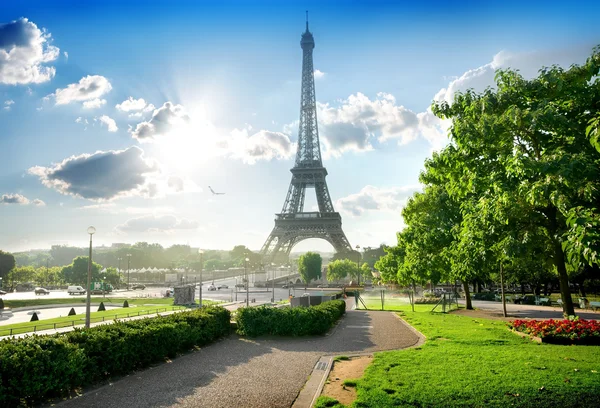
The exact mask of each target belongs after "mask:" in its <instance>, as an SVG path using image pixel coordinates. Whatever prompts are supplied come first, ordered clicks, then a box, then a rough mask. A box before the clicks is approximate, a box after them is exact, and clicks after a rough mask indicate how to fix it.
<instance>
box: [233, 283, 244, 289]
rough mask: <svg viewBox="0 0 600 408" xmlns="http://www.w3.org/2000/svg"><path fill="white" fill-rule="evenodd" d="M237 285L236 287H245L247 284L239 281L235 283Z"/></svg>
mask: <svg viewBox="0 0 600 408" xmlns="http://www.w3.org/2000/svg"><path fill="white" fill-rule="evenodd" d="M235 287H236V288H245V287H246V285H244V284H243V283H237V284H236V285H235Z"/></svg>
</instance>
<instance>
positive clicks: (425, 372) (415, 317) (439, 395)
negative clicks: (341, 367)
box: [321, 305, 600, 408]
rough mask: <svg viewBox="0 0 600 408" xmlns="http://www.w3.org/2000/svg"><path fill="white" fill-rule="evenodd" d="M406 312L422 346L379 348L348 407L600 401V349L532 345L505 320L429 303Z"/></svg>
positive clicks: (573, 404)
mask: <svg viewBox="0 0 600 408" xmlns="http://www.w3.org/2000/svg"><path fill="white" fill-rule="evenodd" d="M405 309H406V311H405V312H403V313H402V314H401V315H402V317H403V318H404V319H405V320H406V321H407V322H409V323H410V324H411V325H412V326H413V327H415V328H416V329H417V330H419V331H420V332H421V333H423V334H424V335H425V336H426V337H427V341H426V343H425V344H424V345H423V346H422V347H418V348H414V349H408V350H401V351H391V352H382V353H377V354H376V355H375V358H374V360H373V363H372V364H371V365H370V366H369V367H368V368H367V370H366V371H365V375H364V377H363V378H362V379H360V380H359V381H358V384H357V400H356V401H355V402H354V403H353V405H352V406H353V407H355V408H359V407H360V408H362V407H437V406H444V407H481V406H485V407H505V406H515V407H544V406H560V407H561V408H568V407H582V406H597V401H598V397H597V396H598V394H599V393H600V349H598V347H596V346H558V345H549V344H538V343H533V342H531V341H529V340H527V339H522V338H520V337H518V336H516V335H515V334H513V333H511V332H509V331H508V330H507V329H506V323H505V322H503V321H494V320H488V319H474V318H471V317H468V316H461V315H453V314H442V313H430V312H429V310H431V306H430V305H417V306H416V312H414V313H413V312H411V311H410V306H408V307H406V308H405ZM321 406H336V405H321ZM337 406H338V407H339V406H341V405H337Z"/></svg>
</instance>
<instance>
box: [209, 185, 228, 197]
mask: <svg viewBox="0 0 600 408" xmlns="http://www.w3.org/2000/svg"><path fill="white" fill-rule="evenodd" d="M208 188H209V189H210V192H211V193H212V194H213V195H223V194H225V193H216V192H215V190H213V189H212V187H211V186H208Z"/></svg>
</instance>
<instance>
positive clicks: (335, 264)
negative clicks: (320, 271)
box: [327, 259, 356, 282]
mask: <svg viewBox="0 0 600 408" xmlns="http://www.w3.org/2000/svg"><path fill="white" fill-rule="evenodd" d="M347 276H352V277H355V276H356V262H352V261H351V260H349V259H336V260H335V261H332V262H329V264H328V265H327V280H328V281H330V282H331V281H333V280H339V279H345V278H346V277H347Z"/></svg>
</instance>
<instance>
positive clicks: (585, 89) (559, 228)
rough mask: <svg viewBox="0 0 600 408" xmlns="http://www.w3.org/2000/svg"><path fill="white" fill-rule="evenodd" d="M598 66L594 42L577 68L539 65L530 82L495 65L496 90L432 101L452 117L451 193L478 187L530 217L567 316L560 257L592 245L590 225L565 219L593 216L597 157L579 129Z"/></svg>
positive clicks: (599, 169) (595, 93)
mask: <svg viewBox="0 0 600 408" xmlns="http://www.w3.org/2000/svg"><path fill="white" fill-rule="evenodd" d="M599 72H600V49H599V48H596V49H595V50H594V52H593V54H592V56H591V57H590V58H588V60H587V62H586V63H585V64H584V65H583V66H576V65H574V66H572V67H571V68H570V69H568V70H563V69H562V68H559V67H552V68H545V69H542V70H541V71H540V74H539V76H538V77H537V78H534V79H532V80H525V79H524V78H523V77H522V76H520V75H519V73H518V72H514V71H510V70H507V71H499V72H498V73H497V75H496V80H497V90H490V89H488V90H486V91H485V92H484V93H481V94H477V93H475V92H473V91H467V92H465V93H459V94H457V95H455V98H454V101H453V103H452V104H451V105H450V104H448V103H445V102H444V103H441V104H434V105H433V107H432V109H433V112H434V113H435V114H436V115H438V116H439V117H441V118H447V119H452V128H451V138H452V140H453V145H452V146H453V148H454V149H455V150H456V153H457V154H456V157H457V158H458V160H455V161H454V162H453V163H450V164H451V166H450V167H451V168H452V171H451V174H453V175H454V177H453V179H452V181H451V182H450V183H449V184H448V185H449V187H450V190H451V193H452V194H453V195H454V198H455V199H457V200H460V199H461V198H462V197H466V196H468V195H469V194H471V193H472V191H473V190H474V189H475V190H478V191H482V190H485V191H486V193H487V195H489V196H491V195H492V193H493V194H494V195H495V196H496V197H498V198H499V199H503V200H512V201H513V202H514V203H516V204H517V205H518V206H519V207H520V213H522V214H527V215H529V216H530V217H531V218H532V219H534V220H535V221H536V222H537V224H538V226H539V227H540V228H542V229H543V230H544V232H545V234H546V235H547V236H548V238H549V240H550V242H551V249H552V251H551V253H549V254H548V256H549V257H551V258H552V260H553V262H554V265H555V267H556V270H557V273H558V277H559V282H560V287H561V297H562V301H563V313H564V314H565V315H573V314H574V308H573V303H572V300H571V294H570V289H569V281H568V272H567V263H568V262H572V261H570V259H571V258H577V257H578V256H579V254H581V253H583V252H584V251H585V248H588V255H589V253H590V252H593V251H594V248H597V239H598V235H597V224H596V226H593V225H592V227H591V228H590V229H588V230H585V229H583V230H582V229H581V228H576V227H575V228H574V226H578V225H579V226H580V225H581V224H578V223H576V222H571V223H569V220H577V219H578V218H581V217H580V215H581V214H582V213H584V214H587V218H588V219H591V220H593V219H596V220H597V219H598V211H597V208H596V207H597V203H598V202H599V201H600V196H599V191H600V184H599V183H600V155H598V151H597V150H596V149H595V148H594V147H593V146H592V144H591V143H590V141H589V140H588V135H587V134H586V129H587V127H588V126H589V123H590V121H591V120H593V119H594V118H597V117H598V114H599V110H600V106H599V105H598V100H600V79H599V77H598V74H599ZM499 221H502V220H499ZM504 222H510V220H508V219H507V220H504ZM578 233H579V234H583V237H582V236H581V235H578ZM577 247H579V248H580V249H581V250H579V251H578V250H577ZM588 259H591V260H592V261H593V259H594V258H593V257H591V256H588Z"/></svg>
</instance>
